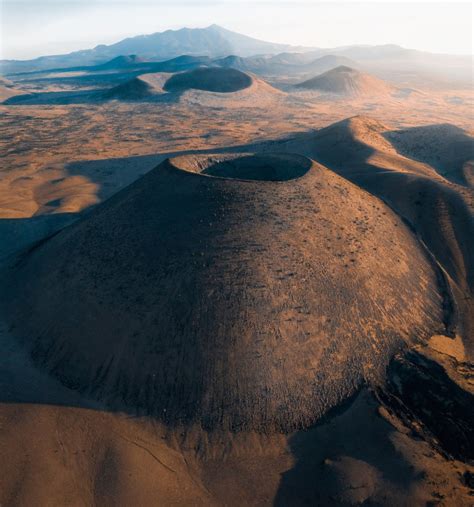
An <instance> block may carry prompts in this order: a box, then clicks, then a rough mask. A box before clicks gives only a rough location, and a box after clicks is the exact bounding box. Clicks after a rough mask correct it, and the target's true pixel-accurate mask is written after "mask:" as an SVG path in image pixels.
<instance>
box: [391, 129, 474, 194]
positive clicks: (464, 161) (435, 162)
mask: <svg viewBox="0 0 474 507" xmlns="http://www.w3.org/2000/svg"><path fill="white" fill-rule="evenodd" d="M386 136H387V139H388V140H389V141H390V142H391V143H392V144H393V146H395V148H396V149H397V150H398V151H399V152H400V153H402V154H403V155H406V156H408V157H411V158H413V159H415V160H420V161H422V162H426V163H428V164H430V165H431V166H432V167H434V168H435V169H436V170H437V171H438V172H439V173H440V174H441V175H443V176H444V177H445V178H446V179H448V180H450V181H452V182H453V183H458V184H460V185H464V186H468V187H474V138H473V137H472V135H470V134H469V132H466V131H464V130H463V129H460V128H458V127H456V126H454V125H449V124H444V125H426V126H423V127H413V128H409V129H405V130H397V131H392V132H387V134H386Z"/></svg>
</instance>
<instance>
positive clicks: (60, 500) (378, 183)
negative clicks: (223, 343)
mask: <svg viewBox="0 0 474 507" xmlns="http://www.w3.org/2000/svg"><path fill="white" fill-rule="evenodd" d="M273 84H274V83H273ZM260 88H261V89H260V92H258V93H256V92H255V90H254V93H253V94H252V93H250V91H248V90H247V91H246V90H243V91H242V92H239V93H240V95H238V96H237V94H236V96H235V97H234V98H232V97H231V96H227V97H224V96H222V95H218V94H208V93H204V92H198V91H191V92H187V93H185V94H183V95H182V96H181V97H180V100H179V101H176V102H169V103H153V102H139V103H126V102H118V101H112V102H107V103H82V104H69V105H60V104H56V105H54V104H47V105H22V106H20V105H17V106H13V105H11V106H6V105H0V133H1V135H0V139H1V141H0V143H1V150H2V155H3V157H2V166H1V169H0V217H1V219H2V220H0V262H1V263H2V266H4V265H5V264H8V265H11V263H12V261H13V262H14V261H15V259H16V255H18V254H22V255H23V254H24V252H25V251H26V250H27V249H28V248H30V247H31V246H32V244H34V243H35V242H37V241H40V240H41V239H43V238H45V237H47V236H49V235H51V234H53V233H54V232H55V231H57V230H59V229H61V228H62V227H64V226H65V225H67V224H69V223H71V222H73V221H75V220H76V219H77V218H78V217H82V216H86V215H87V213H89V211H90V210H93V209H94V206H95V205H96V204H98V203H99V202H101V201H104V200H105V199H107V198H108V197H110V196H112V195H113V194H115V193H116V192H117V191H118V190H120V189H121V188H123V187H125V186H127V185H129V184H130V183H132V182H133V181H135V180H136V179H137V178H139V177H140V176H142V175H143V174H145V173H147V172H149V171H150V170H151V169H153V168H154V167H156V165H157V164H158V163H160V162H161V161H163V159H164V158H166V156H167V155H168V154H175V153H183V152H189V151H194V150H207V151H210V152H215V151H216V150H226V149H228V148H231V149H234V150H237V151H241V150H242V151H252V148H255V149H257V150H259V151H262V150H263V151H265V150H270V149H271V150H273V151H274V150H276V149H277V148H278V149H279V150H281V151H285V150H286V151H298V152H299V153H303V154H306V155H309V156H311V157H314V158H317V159H318V160H319V161H320V162H322V163H324V164H327V165H328V167H329V168H330V169H331V170H333V171H335V172H337V173H339V174H340V175H342V176H343V177H344V178H347V179H348V180H350V181H352V182H353V183H355V184H357V185H358V186H360V187H362V188H364V189H365V190H368V191H369V192H371V193H372V194H374V195H375V196H376V197H377V198H381V199H383V200H385V201H386V202H387V201H390V199H392V200H391V201H390V202H389V204H390V207H391V208H392V210H394V211H395V212H396V213H398V214H399V215H401V216H403V218H404V220H408V223H409V226H410V227H412V228H413V230H414V234H416V235H418V236H419V237H421V238H422V239H423V241H424V243H425V244H426V245H427V248H428V250H429V251H430V252H432V253H433V255H434V256H435V261H436V263H437V264H438V266H440V267H441V269H442V270H444V272H445V273H446V279H447V280H448V285H449V286H451V287H452V288H453V289H452V290H453V291H454V293H455V296H456V297H457V298H458V300H459V301H461V300H462V298H465V303H463V304H465V305H466V306H462V305H461V310H460V311H461V313H462V314H463V315H468V313H469V310H467V309H468V308H469V304H471V303H470V301H471V299H469V298H471V297H472V295H470V293H469V290H470V289H469V287H472V260H471V259H472V244H471V243H470V242H469V241H470V240H469V235H467V233H468V232H469V231H470V230H471V229H470V228H471V227H472V218H471V219H469V213H471V211H469V210H472V207H470V206H471V204H470V202H469V199H472V190H471V186H472V179H470V178H471V176H470V175H471V174H472V173H471V169H469V167H468V166H466V164H465V162H469V159H470V156H469V151H468V152H467V155H466V156H464V157H461V159H459V157H457V156H456V157H454V158H452V157H453V156H450V157H449V158H448V159H446V160H445V159H444V158H443V157H442V156H441V157H437V158H436V159H433V158H432V155H433V153H436V150H433V149H430V148H428V149H427V148H426V147H425V146H426V145H428V146H429V145H430V143H431V144H432V145H433V140H434V141H435V143H436V144H438V145H439V144H440V142H442V140H443V139H444V138H445V137H446V136H445V134H444V133H443V132H442V133H441V134H440V133H439V132H438V131H436V130H434V131H429V130H422V131H421V134H420V131H416V130H415V131H413V135H410V136H409V137H408V140H407V138H406V136H405V135H404V134H399V132H403V131H406V130H407V129H410V128H412V127H420V126H427V125H434V124H435V125H439V124H446V123H448V124H451V125H453V126H454V127H456V128H458V129H461V130H462V133H461V134H460V135H461V138H462V139H461V141H462V140H463V139H464V137H467V138H470V134H469V132H467V131H468V130H469V129H470V128H472V124H473V107H472V106H473V97H472V92H470V91H462V90H455V91H450V90H444V91H436V92H434V91H430V92H428V91H423V90H420V91H419V93H415V94H411V95H409V96H408V97H405V98H403V99H402V98H399V99H396V98H391V99H387V100H383V101H379V102H378V101H376V100H369V99H363V100H361V99H358V100H350V101H348V100H335V99H334V97H328V96H324V95H320V94H317V93H314V92H291V93H290V92H289V91H288V90H287V89H285V90H284V91H283V92H282V93H275V92H273V90H271V91H269V90H268V89H266V85H265V84H264V83H263V84H262V85H260ZM282 88H284V87H282ZM59 89H60V88H58V90H59ZM50 91H53V90H52V89H51V90H50ZM356 114H361V115H369V116H370V117H372V118H375V119H377V120H381V121H382V122H383V124H384V125H386V126H387V132H385V131H382V132H381V131H379V128H378V127H376V126H375V127H374V126H373V125H372V124H371V123H370V122H368V126H369V129H368V131H367V130H366V129H365V127H367V123H364V122H363V127H364V128H362V129H359V130H358V129H357V128H352V129H350V132H349V135H347V131H343V132H342V133H341V131H340V129H339V127H337V128H336V135H335V136H333V134H331V136H330V137H329V139H330V141H331V142H330V143H329V144H328V143H327V139H328V138H327V137H325V136H326V134H327V132H326V131H322V130H321V129H323V128H324V127H326V126H328V125H331V124H333V123H335V122H337V121H340V120H343V119H345V118H347V117H351V116H354V115H356ZM372 127H373V128H374V130H372ZM390 132H392V133H393V137H392V138H390V136H389V135H388V134H389V133H390ZM397 132H398V134H397ZM333 133H334V132H333ZM385 134H387V136H386V137H384V136H385ZM300 135H301V136H303V138H300V137H299V136H300ZM305 136H309V137H305ZM397 136H398V137H397ZM289 137H291V138H294V139H293V140H290V141H285V142H284V143H275V142H274V141H275V140H286V139H288V138H289ZM374 138H375V141H374ZM410 139H412V140H416V142H414V141H413V142H410ZM420 139H421V141H420ZM456 139H458V138H456ZM471 139H472V137H471ZM384 140H385V141H384ZM385 142H387V143H388V144H385ZM453 142H454V141H453ZM456 142H458V141H456ZM463 142H464V141H463ZM261 143H264V144H261ZM420 143H421V144H422V145H423V146H422V149H419V144H420ZM256 144H257V145H258V146H255V145H256ZM277 151H278V150H277ZM459 151H460V150H459V149H457V150H456V153H459ZM442 153H446V150H443V151H442ZM463 153H464V152H463ZM430 157H431V158H430ZM451 160H455V163H453V164H452V163H451V162H450V161H451ZM348 161H349V162H351V163H348ZM374 168H376V169H377V170H376V171H374ZM368 171H369V172H371V173H372V172H374V174H376V175H377V176H374V179H372V177H371V176H370V175H369V176H368ZM361 172H362V173H364V174H365V176H364V175H363V176H361ZM382 174H384V175H385V176H383V178H382V179H380V178H379V176H380V175H382ZM394 174H395V176H393V175H394ZM400 175H401V176H400ZM390 177H395V178H398V179H397V180H394V181H398V185H399V187H400V188H405V186H404V185H405V184H406V183H407V181H409V182H415V183H413V187H410V188H413V189H414V190H413V194H411V193H409V194H406V193H404V192H402V191H400V192H395V193H394V192H393V191H391V190H390V189H392V190H393V184H389V183H388V178H390ZM406 178H408V179H406ZM420 178H422V179H423V178H425V179H426V180H427V181H428V182H429V184H430V186H429V188H432V189H433V190H430V191H429V192H428V194H427V196H424V197H423V198H422V199H419V198H418V197H416V196H415V193H417V192H419V191H420V190H421V191H424V190H425V184H424V183H423V184H422V185H423V186H422V187H419V186H418V185H421V184H420V181H421V180H420ZM425 179H423V182H424V181H425ZM406 196H408V197H406ZM374 198H375V197H374ZM433 199H434V200H433ZM417 201H420V202H421V204H416V202H417ZM433 203H436V205H434V204H433ZM439 203H441V204H439ZM420 206H421V208H420ZM433 209H435V210H436V209H438V210H440V212H439V213H433V214H432V213H431V210H433ZM417 210H421V211H417ZM460 210H462V213H461V211H460ZM465 210H468V211H467V212H466V211H465ZM390 213H391V212H390ZM463 213H467V214H466V215H463ZM463 216H466V217H468V218H462V217H463ZM471 216H472V215H471ZM397 220H398V219H397ZM438 231H441V234H439V233H438ZM466 231H467V233H466ZM471 238H472V236H471ZM443 245H444V247H443ZM469 245H471V248H469ZM446 252H448V254H446ZM463 301H464V300H463ZM26 318H27V317H26ZM461 320H462V319H461ZM458 323H459V322H458ZM447 325H448V327H449V326H450V325H451V324H450V323H448V324H447ZM469 325H470V323H469V319H467V320H466V321H465V324H464V327H463V328H459V332H458V333H457V336H455V338H454V339H453V338H452V337H448V336H444V335H442V334H438V333H437V334H435V336H433V337H432V338H431V339H430V340H429V345H426V344H424V345H422V346H420V349H419V351H418V352H419V354H421V356H420V357H426V358H427V359H426V362H423V361H424V360H422V359H419V364H421V365H422V366H420V368H421V369H420V371H421V372H422V373H423V375H425V376H426V375H427V374H431V373H430V372H432V371H434V372H435V375H437V377H436V378H440V379H442V380H441V381H440V382H441V384H440V385H437V384H434V386H435V388H436V389H435V392H434V393H433V392H431V391H430V390H429V389H425V388H424V389H425V390H422V391H420V392H419V393H418V394H419V398H416V399H414V400H413V399H412V398H409V397H408V398H406V405H407V406H406V407H405V409H401V408H400V407H399V405H397V401H396V400H397V399H399V398H400V397H403V396H406V395H407V392H408V393H409V392H410V390H411V391H414V392H416V391H417V390H416V389H412V387H410V386H412V385H415V386H421V385H423V382H422V379H423V378H424V377H423V375H421V374H420V376H418V377H417V376H415V373H413V372H417V371H418V370H417V369H416V368H415V367H413V364H415V363H410V364H412V366H411V367H410V368H408V370H404V369H403V368H404V367H405V366H406V363H405V362H404V361H403V360H400V361H399V363H397V364H398V369H396V372H398V373H396V374H395V373H394V376H393V377H390V380H389V384H390V388H389V389H387V393H388V394H386V395H383V393H381V392H379V390H378V389H376V388H372V389H368V388H363V389H362V390H360V391H358V392H357V393H356V394H355V395H354V397H353V398H352V399H351V400H350V401H349V402H348V403H346V404H345V405H344V406H343V407H339V408H338V410H337V411H336V412H333V413H331V414H328V416H327V417H326V418H324V419H323V420H321V421H320V422H319V423H317V424H316V425H314V426H312V427H311V428H308V429H306V430H301V431H293V432H287V433H285V434H284V433H274V434H259V433H255V432H248V431H247V432H245V431H244V432H241V433H237V434H236V433H232V432H226V431H221V432H219V431H217V432H216V431H214V432H207V431H205V430H203V429H202V428H200V427H196V426H192V427H190V426H187V427H183V428H173V429H170V428H167V427H166V426H165V425H163V424H162V423H160V422H156V421H155V422H152V421H150V420H149V419H147V418H143V417H139V416H136V415H131V414H130V413H127V412H125V411H121V410H119V409H117V410H111V409H110V408H107V407H105V406H103V404H101V403H100V402H97V401H95V400H93V399H89V398H87V397H84V396H81V395H80V394H79V393H78V392H77V391H72V390H70V389H67V388H66V387H64V385H62V384H61V382H59V381H58V380H57V379H56V378H55V377H54V376H51V375H49V374H47V373H46V371H45V370H42V369H38V368H37V366H35V364H33V363H32V361H31V358H30V355H29V353H28V351H27V350H26V348H25V349H24V348H23V347H22V345H20V343H19V342H18V340H17V339H16V337H15V333H14V332H13V331H14V330H12V329H11V328H10V326H9V325H7V324H6V323H5V322H4V323H3V324H2V326H1V329H0V343H1V346H2V350H4V351H6V353H5V354H3V355H2V360H1V361H0V392H1V398H0V402H1V403H0V468H1V469H2V470H3V471H5V470H6V471H7V473H2V474H0V504H2V505H8V506H10V505H25V506H29V505H39V506H43V505H44V506H50V505H54V506H55V505H77V506H86V505H87V506H88V505H124V506H128V505H146V506H147V505H156V504H157V501H158V503H159V504H161V505H236V506H237V505H282V506H283V505H284V506H289V505H360V504H363V503H364V502H365V503H366V504H375V505H396V506H398V505H400V506H409V505H410V506H411V505H416V506H418V505H420V506H427V505H430V506H434V505H440V506H452V505H456V506H457V505H460V506H464V505H465V506H470V505H472V499H473V496H472V495H473V479H472V477H473V476H472V474H473V473H474V469H473V468H472V466H471V465H472V459H473V455H472V448H471V447H469V441H470V442H472V441H473V439H472V425H471V426H469V424H467V423H466V425H465V421H469V418H471V419H470V420H471V421H472V414H471V413H469V411H468V410H464V411H463V410H461V409H459V407H461V408H462V407H464V409H466V406H469V405H470V406H473V404H472V403H466V402H465V400H466V396H468V394H467V393H471V396H472V389H473V385H472V375H473V372H472V363H470V362H469V361H470V360H471V359H472V341H470V340H472V336H471V337H469V336H467V335H466V332H465V330H466V329H471V328H469ZM463 330H464V334H463V332H462V331H463ZM25 338H27V337H25ZM27 341H28V340H27ZM407 364H408V363H407ZM427 365H429V366H427ZM438 368H441V370H439V369H438ZM406 371H409V372H411V374H413V375H414V376H413V378H414V379H415V380H414V381H413V378H412V377H411V376H400V375H401V374H400V375H399V373H400V372H406ZM440 371H441V372H443V373H442V374H441V373H440ZM397 375H399V376H397ZM410 382H414V383H413V384H410ZM407 386H408V387H407ZM404 389H405V390H406V392H405V391H404ZM439 392H444V394H445V396H444V398H442V399H449V400H451V401H452V403H451V405H449V404H448V405H446V406H445V405H441V406H440V405H439V404H437V401H436V400H437V393H439ZM471 399H472V398H471ZM457 400H460V401H459V402H458V401H457ZM428 402H429V404H428ZM410 403H411V404H410ZM417 405H418V406H419V407H421V410H418V409H417ZM453 407H454V408H453ZM455 409H456V410H455ZM459 410H461V411H460V412H459ZM427 414H428V415H427ZM453 414H454V415H453ZM439 421H448V423H449V424H448V428H450V429H449V430H448V431H447V433H448V435H446V431H445V428H446V426H441V427H440V426H439V424H438V423H439ZM470 431H471V433H470ZM449 434H451V435H454V436H455V441H456V442H460V443H461V444H462V445H461V444H459V445H456V444H455V443H453V442H452V439H450V437H449ZM466 442H467V443H466ZM470 463H471V464H470ZM157 499H158V500H157Z"/></svg>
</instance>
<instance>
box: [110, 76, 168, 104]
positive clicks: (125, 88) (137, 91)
mask: <svg viewBox="0 0 474 507" xmlns="http://www.w3.org/2000/svg"><path fill="white" fill-rule="evenodd" d="M160 77H161V75H160V74H143V75H141V76H138V77H135V78H133V79H131V80H130V81H127V82H125V83H122V84H120V85H118V86H114V87H113V88H111V89H110V90H108V91H107V92H105V93H104V98H107V99H119V100H140V99H147V98H150V97H153V96H157V95H160V94H162V93H163V88H162V84H163V82H164V78H163V77H161V79H160Z"/></svg>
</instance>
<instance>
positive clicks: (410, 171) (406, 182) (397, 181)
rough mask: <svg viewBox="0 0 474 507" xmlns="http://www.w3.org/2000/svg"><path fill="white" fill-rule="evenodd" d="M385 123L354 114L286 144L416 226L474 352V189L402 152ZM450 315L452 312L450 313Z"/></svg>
mask: <svg viewBox="0 0 474 507" xmlns="http://www.w3.org/2000/svg"><path fill="white" fill-rule="evenodd" d="M391 140H392V133H391V132H390V131H389V129H388V128H387V127H385V126H384V125H382V124H381V123H379V122H377V121H374V120H372V119H370V118H365V117H360V116H359V117H354V118H349V119H348V120H344V121H342V122H339V123H336V124H334V125H330V126H329V127H327V128H324V129H321V130H320V131H318V132H317V133H316V135H313V134H312V135H309V136H302V137H301V138H300V139H298V140H295V141H291V142H289V143H287V144H286V145H285V148H286V149H287V150H289V151H292V152H299V153H304V154H306V155H309V156H311V157H313V158H315V159H317V160H319V161H320V162H321V163H324V164H325V165H327V166H328V167H330V168H331V169H333V170H335V171H336V172H338V173H339V174H341V175H343V176H344V177H345V178H347V179H349V180H351V181H353V182H354V183H356V184H358V185H360V186H361V187H363V188H365V189H367V190H368V191H370V192H371V193H372V194H374V195H377V196H378V197H381V198H382V199H383V200H384V201H385V202H387V203H388V204H389V205H390V206H391V207H393V209H394V210H396V211H397V212H398V213H399V214H400V215H401V216H403V217H404V218H405V219H406V220H407V221H408V222H409V223H410V224H411V225H412V226H413V227H414V228H415V229H416V232H417V233H418V234H419V236H420V237H421V238H422V240H423V242H424V243H425V244H426V245H427V247H428V248H429V250H430V251H431V253H432V254H433V256H434V257H435V258H436V260H437V261H438V262H439V263H440V265H441V266H442V268H443V269H444V270H445V272H446V273H447V276H448V279H449V280H450V282H451V289H452V290H453V292H454V294H455V296H456V300H457V306H458V309H457V311H456V309H455V308H451V310H449V309H446V312H447V314H449V315H450V317H449V320H451V324H454V323H455V322H456V321H457V325H458V329H457V330H458V332H459V333H460V334H462V335H463V337H464V339H465V346H466V347H467V349H468V350H469V353H470V354H472V353H473V351H474V342H473V340H472V336H473V330H474V320H473V319H474V307H473V300H472V287H473V285H474V253H473V251H472V248H471V246H470V242H471V238H472V237H474V215H473V209H474V205H473V194H472V191H470V190H469V189H465V188H463V187H460V186H457V185H453V184H451V183H449V182H448V181H447V180H445V179H444V178H442V177H441V176H440V175H439V174H438V173H437V172H436V171H435V170H434V169H433V168H432V167H430V166H429V165H427V164H424V163H421V162H417V161H415V160H411V159H409V158H407V157H405V156H403V155H400V154H399V153H398V152H397V150H396V146H397V145H396V144H395V143H393V144H392V143H391ZM282 147H283V146H282ZM446 318H448V316H447V317H446Z"/></svg>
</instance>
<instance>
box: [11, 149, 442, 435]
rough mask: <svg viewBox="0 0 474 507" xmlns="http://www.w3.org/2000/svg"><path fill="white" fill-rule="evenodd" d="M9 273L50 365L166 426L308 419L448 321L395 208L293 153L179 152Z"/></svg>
mask: <svg viewBox="0 0 474 507" xmlns="http://www.w3.org/2000/svg"><path fill="white" fill-rule="evenodd" d="M248 164H250V169H249V165H248ZM229 168H231V169H232V170H231V171H229ZM224 169H225V170H224ZM252 172H254V174H253V175H254V177H255V179H259V180H260V181H243V180H241V179H235V178H238V177H239V176H242V177H244V178H247V179H249V178H250V177H251V176H252V174H251V173H252ZM201 173H204V174H201ZM206 173H207V174H214V176H208V175H206ZM218 174H219V175H223V174H225V175H226V176H227V178H222V177H216V176H215V175H218ZM289 177H293V178H296V179H291V180H288V178H289ZM229 178H231V179H229ZM267 179H271V180H277V181H266V180H267ZM281 180H284V181H281ZM26 281H28V283H26ZM5 287H6V288H7V290H9V291H10V297H9V301H10V303H9V304H8V307H7V308H6V315H7V316H8V319H9V321H10V322H11V323H12V324H14V326H15V328H14V329H15V332H16V333H18V335H19V336H23V337H24V338H26V341H27V342H28V343H29V346H30V347H31V350H32V354H33V357H34V358H35V360H36V361H37V362H38V363H41V364H43V365H44V367H45V368H47V369H48V370H49V371H51V372H52V373H53V374H54V375H56V376H58V378H60V379H61V381H62V382H64V383H65V384H67V385H69V386H72V387H74V388H75V389H78V390H81V391H83V392H87V393H89V394H91V395H92V396H94V397H96V398H97V399H100V400H105V401H107V402H109V403H111V404H112V405H115V406H121V407H125V408H126V409H127V410H132V411H135V410H137V411H142V410H143V411H144V412H145V413H147V414H151V415H153V416H155V417H157V418H159V419H161V420H163V421H164V422H166V423H167V424H170V425H174V424H177V423H179V422H185V421H188V422H189V421H195V422H198V423H200V424H201V425H203V426H204V427H211V428H212V427H224V428H232V429H241V428H248V429H257V430H262V431H272V430H276V429H278V430H280V429H283V430H289V429H291V428H295V427H299V426H306V425H308V424H311V423H312V422H314V421H315V420H316V419H318V417H320V416H321V415H322V414H323V413H324V412H325V411H326V410H327V409H329V408H331V407H332V406H334V405H336V404H337V403H339V402H340V401H341V400H343V399H345V398H346V397H347V396H349V395H351V394H352V393H353V392H354V390H355V389H357V387H358V386H359V385H360V383H361V382H362V381H363V379H364V378H366V377H369V378H371V377H373V376H377V374H378V373H379V372H381V370H382V369H383V368H384V365H385V364H386V361H387V360H388V359H389V358H390V357H391V355H392V353H393V352H394V351H395V350H397V349H398V348H399V347H400V346H401V345H402V344H403V343H404V342H405V341H409V340H410V339H411V338H412V337H414V336H416V337H417V338H418V339H423V338H427V337H429V336H431V334H433V333H435V332H437V331H439V330H440V328H441V326H440V322H441V319H442V311H441V298H440V296H439V295H438V292H437V290H438V287H437V281H436V275H435V273H434V271H433V269H432V267H431V265H430V264H429V262H428V261H427V260H426V258H425V255H424V253H423V252H422V250H421V249H420V247H419V245H418V243H417V242H416V240H415V239H414V237H413V236H412V234H411V233H410V232H409V230H408V229H407V228H406V227H405V226H404V225H403V223H402V222H401V221H400V220H399V219H398V218H397V217H396V216H395V215H394V213H392V212H391V211H390V210H389V209H388V208H387V207H385V206H384V205H383V204H382V203H381V202H380V201H378V200H377V199H375V198H374V197H371V196H370V195H367V194H366V193H365V192H363V191H361V190H360V189H358V188H357V187H355V186H353V185H352V184H350V183H348V182H346V181H345V180H344V179H342V178H340V177H339V176H337V175H335V174H334V173H332V172H331V171H328V170H327V169H325V168H323V167H322V166H319V165H317V164H315V163H313V162H312V161H310V160H309V159H306V158H304V157H300V156H290V155H286V156H283V155H282V156H277V155H273V156H269V157H265V156H258V157H256V158H253V159H252V158H251V156H249V155H245V156H244V158H243V159H240V160H239V159H238V158H236V156H222V155H216V156H210V157H204V156H189V157H180V158H177V159H172V160H169V161H166V162H164V163H163V164H162V165H160V166H159V167H158V168H156V169H155V170H153V171H152V172H150V173H148V174H147V175H146V176H144V177H143V178H141V179H140V180H138V181H137V182H135V183H134V184H133V185H131V186H130V187H128V188H126V189H124V190H123V191H121V192H119V193H118V194H116V195H115V196H114V197H112V198H111V199H110V200H108V201H106V202H105V203H104V204H102V205H100V206H98V207H97V208H96V209H95V210H94V211H93V212H92V213H90V214H89V215H88V216H87V217H85V218H84V219H83V220H82V221H80V222H78V223H76V224H74V225H72V226H71V227H68V228H67V229H65V230H63V231H62V232H60V233H59V234H57V235H56V236H54V237H53V238H51V239H50V240H48V241H46V242H43V243H42V244H41V245H38V246H37V247H36V248H33V249H31V251H30V252H28V253H26V254H25V255H24V256H23V258H22V259H20V260H19V262H18V263H17V264H16V266H15V267H14V268H13V269H12V271H11V272H10V282H9V283H7V284H6V285H5ZM407 301H410V304H409V305H407ZM26 316H28V317H27V318H26Z"/></svg>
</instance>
